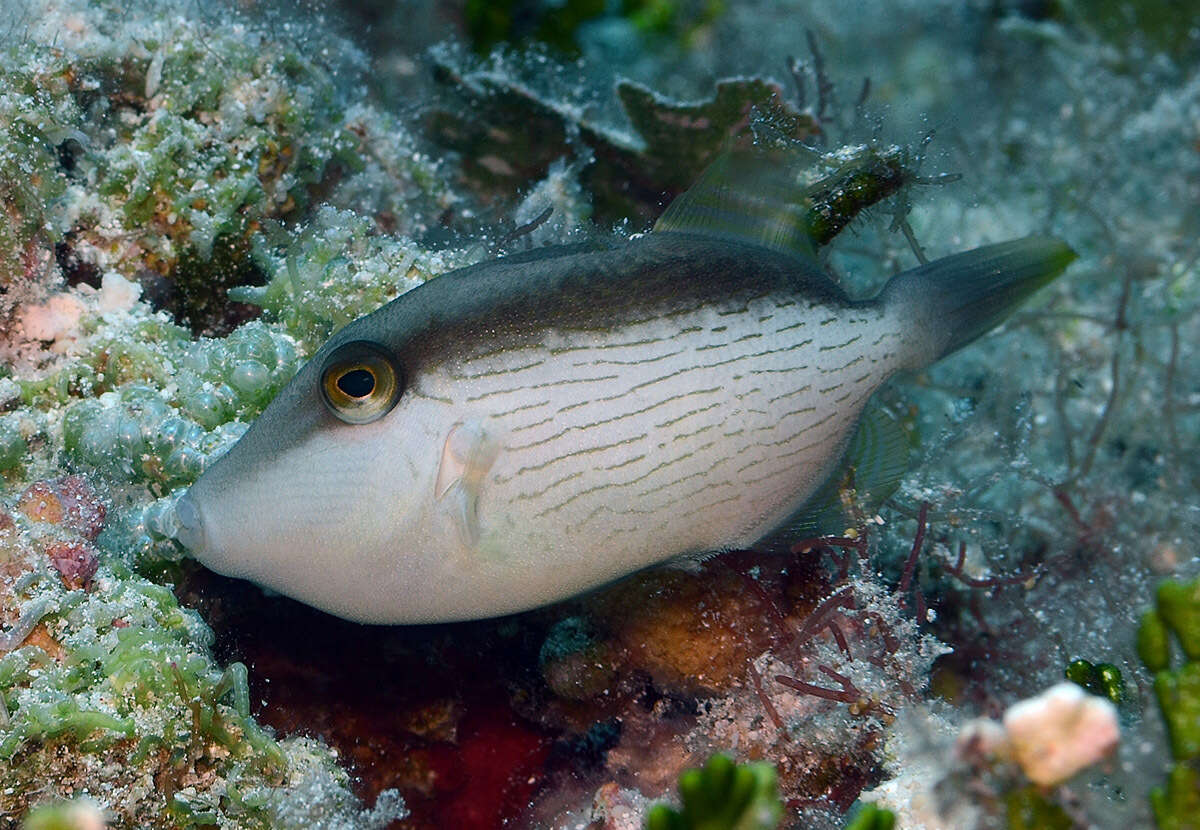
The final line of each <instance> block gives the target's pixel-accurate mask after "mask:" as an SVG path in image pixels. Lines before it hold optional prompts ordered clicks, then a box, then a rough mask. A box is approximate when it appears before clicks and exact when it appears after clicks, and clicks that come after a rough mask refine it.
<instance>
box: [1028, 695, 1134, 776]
mask: <svg viewBox="0 0 1200 830" xmlns="http://www.w3.org/2000/svg"><path fill="white" fill-rule="evenodd" d="M1004 729H1005V731H1006V732H1007V733H1008V740H1009V749H1010V751H1011V753H1012V757H1013V759H1014V760H1015V761H1016V762H1017V765H1018V766H1020V767H1021V770H1022V771H1023V772H1024V773H1025V775H1026V776H1027V777H1028V778H1029V780H1030V781H1033V782H1034V783H1035V784H1042V785H1044V786H1051V785H1054V784H1058V783H1060V782H1062V781H1066V780H1067V779H1068V778H1070V777H1071V776H1073V775H1074V774H1075V773H1077V772H1079V771H1080V770H1081V769H1083V768H1085V767H1088V766H1091V765H1092V764H1094V763H1096V762H1097V761H1100V760H1102V759H1103V758H1106V757H1107V756H1108V755H1110V754H1111V753H1112V752H1113V750H1114V749H1116V746H1117V742H1118V740H1119V739H1120V728H1119V727H1118V725H1117V709H1116V707H1115V706H1113V705H1112V703H1110V702H1109V701H1107V700H1105V699H1104V698H1102V697H1096V696H1095V695H1089V694H1088V693H1086V692H1085V691H1083V689H1081V688H1080V687H1079V686H1077V685H1075V684H1074V683H1059V684H1058V685H1056V686H1052V687H1051V688H1049V689H1047V690H1046V691H1045V692H1043V693H1042V694H1040V695H1038V696H1037V697H1033V698H1030V699H1029V700H1023V701H1021V702H1020V703H1016V704H1014V705H1013V706H1010V707H1009V708H1008V711H1006V712H1005V713H1004Z"/></svg>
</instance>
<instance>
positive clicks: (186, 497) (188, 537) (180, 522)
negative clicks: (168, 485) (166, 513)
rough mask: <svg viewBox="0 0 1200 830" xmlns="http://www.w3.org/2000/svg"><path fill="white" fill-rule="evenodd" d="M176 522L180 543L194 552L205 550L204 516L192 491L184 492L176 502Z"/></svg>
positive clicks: (176, 531) (177, 536)
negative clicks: (192, 495)
mask: <svg viewBox="0 0 1200 830" xmlns="http://www.w3.org/2000/svg"><path fill="white" fill-rule="evenodd" d="M175 524H176V527H175V538H176V539H177V540H178V541H179V542H180V544H182V545H183V546H184V547H185V548H187V549H188V550H190V551H192V552H193V553H197V554H198V553H201V552H203V551H204V549H205V541H206V539H205V533H204V517H203V516H202V515H201V513H200V507H199V505H197V504H196V500H195V499H193V498H192V497H191V494H190V493H184V494H183V495H182V496H180V497H179V500H178V501H176V502H175Z"/></svg>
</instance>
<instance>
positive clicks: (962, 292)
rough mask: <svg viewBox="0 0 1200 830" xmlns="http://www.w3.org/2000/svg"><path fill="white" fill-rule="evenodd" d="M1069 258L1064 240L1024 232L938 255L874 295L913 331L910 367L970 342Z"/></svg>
mask: <svg viewBox="0 0 1200 830" xmlns="http://www.w3.org/2000/svg"><path fill="white" fill-rule="evenodd" d="M1074 259H1075V252H1074V251H1073V250H1071V248H1070V247H1069V246H1068V245H1067V244H1066V243H1065V242H1062V241H1060V240H1058V239H1054V238H1053V237H1049V236H1027V237H1025V238H1024V239H1014V240H1012V241H1010V242H1001V243H999V244H996V245H985V246H984V247H982V248H975V249H974V250H971V251H965V252H963V253H961V254H954V255H952V256H948V257H944V258H943V259H939V260H937V261H935V262H930V263H929V264H927V265H922V266H920V267H919V268H913V269H912V270H909V271H905V272H903V273H901V274H897V275H896V276H895V277H893V278H892V279H891V280H890V281H889V282H888V284H887V285H886V286H884V289H883V291H882V293H881V295H880V300H881V301H882V302H883V304H884V305H885V307H887V308H888V309H889V310H891V311H893V312H894V313H898V314H900V315H901V316H902V318H903V319H904V320H905V321H906V325H907V326H909V327H911V329H912V331H913V333H914V334H915V335H916V336H914V337H913V338H912V341H913V342H917V343H922V342H923V343H924V344H926V345H925V347H924V348H918V349H916V351H915V353H914V355H913V361H912V366H911V368H920V367H922V366H926V365H928V364H930V363H933V362H934V361H935V360H938V359H939V358H941V357H944V356H945V355H948V354H950V353H951V352H953V351H956V350H957V349H960V348H962V347H963V346H965V345H967V344H968V343H970V342H971V341H972V340H974V339H975V338H977V337H979V336H980V335H982V334H984V333H985V332H987V331H988V330H989V329H991V328H992V327H993V326H996V325H998V324H999V323H1000V322H1001V321H1002V320H1004V318H1006V317H1008V315H1010V314H1012V312H1013V311H1014V310H1016V308H1017V307H1018V306H1019V305H1020V304H1021V303H1022V302H1024V301H1025V299H1026V298H1027V297H1028V296H1029V295H1031V294H1033V293H1034V292H1035V291H1037V290H1038V289H1039V288H1041V287H1042V286H1043V285H1046V284H1047V283H1049V282H1050V281H1052V280H1053V279H1054V278H1055V277H1057V276H1058V275H1059V274H1061V273H1062V272H1063V271H1064V270H1065V269H1066V267H1067V266H1068V265H1070V264H1071V262H1072V261H1073V260H1074Z"/></svg>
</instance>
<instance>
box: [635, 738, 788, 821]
mask: <svg viewBox="0 0 1200 830" xmlns="http://www.w3.org/2000/svg"><path fill="white" fill-rule="evenodd" d="M679 800H680V802H681V805H682V806H681V809H679V810H676V809H674V808H672V807H668V806H666V805H664V804H659V805H655V806H654V807H651V808H650V811H649V812H648V813H647V814H646V830H774V828H776V827H778V826H779V822H780V819H781V818H782V817H783V802H782V801H780V799H779V793H778V791H777V788H776V783H775V767H774V766H773V765H771V764H768V763H763V762H756V763H748V764H737V763H734V761H733V760H732V759H730V758H729V757H728V756H725V755H714V756H712V757H711V758H709V759H708V762H707V763H706V764H705V765H704V766H703V767H701V768H700V769H690V770H687V771H686V772H684V773H683V774H682V775H680V776H679Z"/></svg>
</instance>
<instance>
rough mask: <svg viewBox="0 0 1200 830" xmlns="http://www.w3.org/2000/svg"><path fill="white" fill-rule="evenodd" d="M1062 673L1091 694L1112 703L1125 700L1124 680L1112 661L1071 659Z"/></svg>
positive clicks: (1119, 702)
mask: <svg viewBox="0 0 1200 830" xmlns="http://www.w3.org/2000/svg"><path fill="white" fill-rule="evenodd" d="M1063 675H1064V676H1065V677H1066V678H1067V679H1068V680H1070V681H1071V682H1072V683H1075V684H1076V685H1078V686H1081V687H1082V688H1084V689H1085V690H1087V691H1088V692H1090V693H1091V694H1094V695H1098V696H1100V697H1104V698H1108V700H1110V701H1112V703H1113V704H1114V705H1120V704H1121V703H1123V702H1124V701H1125V681H1124V679H1123V678H1122V676H1121V670H1120V669H1119V668H1117V667H1116V666H1114V665H1113V664H1112V663H1091V662H1089V661H1087V660H1084V659H1082V658H1081V659H1078V660H1072V661H1071V662H1070V663H1068V664H1067V668H1066V669H1065V670H1064V671H1063Z"/></svg>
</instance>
